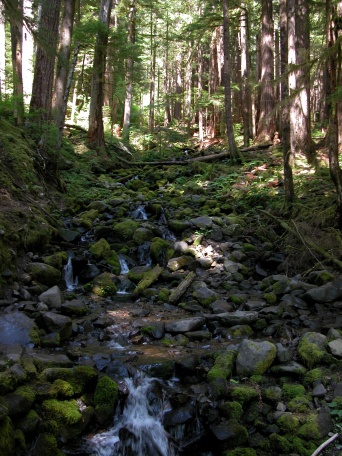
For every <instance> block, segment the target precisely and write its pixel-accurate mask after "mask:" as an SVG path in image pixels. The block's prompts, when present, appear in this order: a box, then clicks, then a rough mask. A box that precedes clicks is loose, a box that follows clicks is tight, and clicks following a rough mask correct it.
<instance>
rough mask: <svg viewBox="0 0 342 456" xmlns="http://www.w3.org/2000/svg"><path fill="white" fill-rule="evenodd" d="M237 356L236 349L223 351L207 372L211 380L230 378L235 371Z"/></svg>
mask: <svg viewBox="0 0 342 456" xmlns="http://www.w3.org/2000/svg"><path fill="white" fill-rule="evenodd" d="M235 358H236V350H227V351H226V352H224V353H221V354H219V355H218V356H217V358H216V359H215V363H214V366H213V367H212V368H211V369H210V371H209V372H208V374H207V378H208V380H209V381H212V380H214V379H216V378H224V379H226V378H228V377H230V376H231V375H232V373H233V368H234V363H235Z"/></svg>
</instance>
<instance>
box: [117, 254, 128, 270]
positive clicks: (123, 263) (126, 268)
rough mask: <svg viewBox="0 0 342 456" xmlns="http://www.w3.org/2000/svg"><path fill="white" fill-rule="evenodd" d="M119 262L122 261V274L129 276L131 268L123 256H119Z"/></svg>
mask: <svg viewBox="0 0 342 456" xmlns="http://www.w3.org/2000/svg"><path fill="white" fill-rule="evenodd" d="M119 261H120V267H121V271H120V274H127V273H128V272H129V267H128V264H127V262H126V260H125V259H124V258H122V256H120V255H119Z"/></svg>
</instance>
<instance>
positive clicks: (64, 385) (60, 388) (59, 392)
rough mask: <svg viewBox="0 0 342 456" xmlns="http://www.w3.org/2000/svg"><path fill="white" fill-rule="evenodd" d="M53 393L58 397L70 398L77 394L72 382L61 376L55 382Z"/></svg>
mask: <svg viewBox="0 0 342 456" xmlns="http://www.w3.org/2000/svg"><path fill="white" fill-rule="evenodd" d="M51 393H52V394H53V395H54V396H55V397H56V398H57V399H70V398H71V397H73V396H74V394H75V392H74V388H73V387H72V386H71V385H70V383H69V382H66V381H65V380H62V379H60V378H57V379H56V380H55V381H54V382H53V384H52V388H51Z"/></svg>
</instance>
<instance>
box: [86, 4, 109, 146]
mask: <svg viewBox="0 0 342 456" xmlns="http://www.w3.org/2000/svg"><path fill="white" fill-rule="evenodd" d="M112 2H113V0H101V5H100V11H99V22H100V23H101V25H102V27H101V28H100V29H99V31H98V34H97V38H96V45H95V52H94V62H93V72H92V80H91V99H90V109H89V128H88V145H89V147H90V148H92V149H94V150H95V151H96V152H97V153H103V152H104V150H105V139H104V126H103V111H102V107H103V86H104V75H105V68H106V54H107V44H108V27H109V21H110V15H111V10H112Z"/></svg>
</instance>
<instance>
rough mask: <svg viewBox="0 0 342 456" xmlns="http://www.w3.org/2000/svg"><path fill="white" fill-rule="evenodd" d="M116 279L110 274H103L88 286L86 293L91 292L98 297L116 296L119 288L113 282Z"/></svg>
mask: <svg viewBox="0 0 342 456" xmlns="http://www.w3.org/2000/svg"><path fill="white" fill-rule="evenodd" d="M113 279H114V277H113V276H112V274H110V273H108V272H103V273H102V274H100V275H98V276H97V277H95V279H94V280H93V281H92V282H91V283H90V284H87V287H85V288H86V291H91V292H92V293H94V294H95V295H97V296H102V297H106V296H111V295H114V294H116V292H117V290H118V289H117V287H116V285H115V283H114V282H113Z"/></svg>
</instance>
